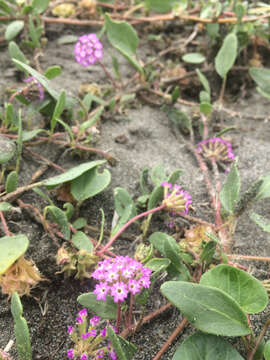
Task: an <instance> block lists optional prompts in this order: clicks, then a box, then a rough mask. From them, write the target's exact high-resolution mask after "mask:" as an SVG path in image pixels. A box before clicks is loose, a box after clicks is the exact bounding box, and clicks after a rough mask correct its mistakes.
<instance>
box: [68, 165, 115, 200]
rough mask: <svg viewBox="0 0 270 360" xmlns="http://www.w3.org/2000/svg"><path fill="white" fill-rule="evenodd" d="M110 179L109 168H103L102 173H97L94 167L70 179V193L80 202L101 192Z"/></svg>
mask: <svg viewBox="0 0 270 360" xmlns="http://www.w3.org/2000/svg"><path fill="white" fill-rule="evenodd" d="M110 181H111V173H110V172H109V170H107V169H104V170H103V172H102V173H99V172H98V169H97V167H95V168H94V169H91V170H88V171H86V172H85V173H83V174H82V175H81V176H79V177H77V178H76V179H75V180H73V181H72V183H71V189H70V190H71V194H72V195H73V196H74V198H75V199H76V200H77V201H79V202H82V201H84V200H86V199H89V198H90V197H93V196H95V195H97V194H99V193H100V192H102V191H103V190H104V189H106V187H107V186H108V185H109V183H110Z"/></svg>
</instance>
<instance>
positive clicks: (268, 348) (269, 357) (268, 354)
mask: <svg viewBox="0 0 270 360" xmlns="http://www.w3.org/2000/svg"><path fill="white" fill-rule="evenodd" d="M263 355H264V357H265V360H270V340H268V341H267V342H266V344H265V346H264V352H263Z"/></svg>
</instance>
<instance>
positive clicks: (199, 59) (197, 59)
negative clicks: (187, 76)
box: [182, 53, 205, 64]
mask: <svg viewBox="0 0 270 360" xmlns="http://www.w3.org/2000/svg"><path fill="white" fill-rule="evenodd" d="M182 60H183V61H185V62H186V63H189V64H201V63H203V62H204V61H205V56H204V55H202V54H200V53H189V54H185V55H183V56H182Z"/></svg>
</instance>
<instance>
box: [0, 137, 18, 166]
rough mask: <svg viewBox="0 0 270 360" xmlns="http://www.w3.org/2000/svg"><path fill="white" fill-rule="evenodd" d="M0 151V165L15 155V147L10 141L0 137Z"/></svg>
mask: <svg viewBox="0 0 270 360" xmlns="http://www.w3.org/2000/svg"><path fill="white" fill-rule="evenodd" d="M0 149H1V151H0V164H5V163H7V162H9V160H11V159H12V157H13V156H14V155H15V152H16V145H15V143H14V142H13V141H12V140H10V139H7V138H4V137H3V136H0Z"/></svg>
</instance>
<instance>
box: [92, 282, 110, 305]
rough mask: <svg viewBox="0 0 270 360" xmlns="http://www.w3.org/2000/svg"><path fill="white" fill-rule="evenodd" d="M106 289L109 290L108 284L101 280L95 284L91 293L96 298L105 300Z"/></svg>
mask: <svg viewBox="0 0 270 360" xmlns="http://www.w3.org/2000/svg"><path fill="white" fill-rule="evenodd" d="M108 291H109V287H108V285H107V284H106V283H104V282H101V283H99V284H96V287H95V290H94V291H93V293H94V294H96V295H97V300H104V301H106V295H107V294H108Z"/></svg>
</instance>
